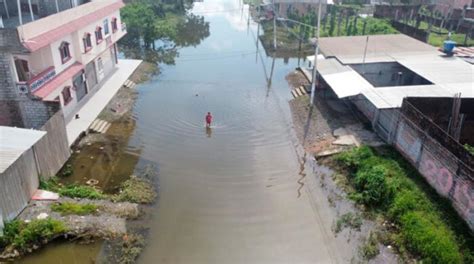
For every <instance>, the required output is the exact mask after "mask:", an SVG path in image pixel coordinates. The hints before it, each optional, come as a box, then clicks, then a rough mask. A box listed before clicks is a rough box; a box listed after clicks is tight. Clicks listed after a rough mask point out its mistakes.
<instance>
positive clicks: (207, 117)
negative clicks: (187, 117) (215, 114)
mask: <svg viewBox="0 0 474 264" xmlns="http://www.w3.org/2000/svg"><path fill="white" fill-rule="evenodd" d="M211 122H212V115H211V112H207V115H206V127H211Z"/></svg>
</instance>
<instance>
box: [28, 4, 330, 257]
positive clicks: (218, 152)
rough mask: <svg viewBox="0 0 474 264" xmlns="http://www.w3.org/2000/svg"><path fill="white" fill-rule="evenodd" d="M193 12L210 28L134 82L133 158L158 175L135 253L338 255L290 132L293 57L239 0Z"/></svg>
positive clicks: (197, 7)
mask: <svg viewBox="0 0 474 264" xmlns="http://www.w3.org/2000/svg"><path fill="white" fill-rule="evenodd" d="M192 12H194V13H195V14H198V15H203V16H204V17H205V20H206V21H208V22H210V32H211V34H210V36H209V37H208V38H206V39H205V40H204V41H203V42H202V43H201V44H200V45H198V46H196V47H189V48H184V49H181V50H180V56H179V57H178V58H177V59H176V64H175V65H173V66H163V67H162V68H161V74H160V75H159V76H156V77H154V78H152V80H150V81H149V82H147V83H144V84H141V85H140V86H139V88H138V89H139V96H138V100H137V102H136V106H135V109H134V115H133V116H134V119H135V121H136V123H135V126H136V128H135V132H134V134H133V135H132V138H131V140H130V142H129V145H130V146H132V147H131V148H132V149H135V148H138V149H139V150H140V151H139V152H137V153H139V155H140V157H139V161H138V165H137V166H140V165H141V164H143V163H149V162H151V163H155V164H157V165H158V166H159V176H158V177H159V179H158V181H159V185H160V190H159V200H158V202H157V205H156V207H155V208H154V209H153V210H152V211H153V212H152V219H151V221H150V233H149V240H148V243H147V247H146V249H145V251H144V252H143V254H142V256H141V257H140V259H139V262H140V263H333V262H335V261H334V256H335V255H336V254H335V252H334V250H332V249H331V248H330V247H329V246H328V243H327V239H328V237H327V233H326V232H325V231H324V228H323V227H322V222H321V217H323V218H324V216H321V212H318V210H317V209H316V208H317V206H315V205H314V201H311V200H310V197H309V195H308V194H307V192H305V191H304V188H305V187H303V188H302V186H305V185H304V183H305V179H304V177H302V174H301V172H302V169H301V167H300V159H301V157H298V156H297V155H296V152H295V145H296V144H297V143H296V139H295V137H293V136H292V130H291V129H292V128H291V126H292V125H291V117H290V114H289V107H288V103H287V102H288V100H289V99H290V90H289V88H288V84H287V82H286V80H285V75H286V74H287V73H288V72H290V71H292V70H294V69H295V67H296V65H297V59H289V60H286V61H285V60H283V59H276V60H273V59H272V58H270V57H266V56H265V52H264V51H263V50H262V47H261V46H256V43H257V41H256V35H257V31H258V29H257V25H256V24H255V23H253V22H252V21H249V20H248V14H247V7H246V6H244V7H243V8H242V6H241V5H240V3H239V0H213V1H207V0H206V1H204V2H196V3H195V6H194V8H193V10H192ZM270 80H271V85H269V84H270ZM207 112H212V114H213V116H214V122H213V124H212V127H211V129H206V128H205V125H204V116H205V114H206V113H207ZM54 250H56V248H54ZM77 250H80V249H79V248H78V249H77ZM43 252H48V250H45V251H43ZM74 252H75V251H74ZM53 254H54V253H53ZM55 254H56V255H58V257H64V256H65V255H67V256H69V257H71V258H73V257H74V254H71V253H70V252H67V251H56V253H55ZM36 260H37V262H36V263H55V261H54V260H55V258H54V255H53V256H52V257H51V256H48V257H45V255H44V254H43V255H39V256H38V257H36ZM75 261H76V262H75V263H79V262H78V261H81V260H80V259H75ZM89 262H90V260H88V259H85V258H84V259H83V262H81V263H89Z"/></svg>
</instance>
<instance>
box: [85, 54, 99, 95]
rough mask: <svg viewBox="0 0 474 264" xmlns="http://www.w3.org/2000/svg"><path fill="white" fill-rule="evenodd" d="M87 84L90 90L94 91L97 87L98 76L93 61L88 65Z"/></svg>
mask: <svg viewBox="0 0 474 264" xmlns="http://www.w3.org/2000/svg"><path fill="white" fill-rule="evenodd" d="M86 82H87V88H88V89H89V90H92V89H93V88H94V87H95V86H96V85H97V74H96V72H95V63H94V62H93V61H92V62H90V63H89V64H87V65H86Z"/></svg>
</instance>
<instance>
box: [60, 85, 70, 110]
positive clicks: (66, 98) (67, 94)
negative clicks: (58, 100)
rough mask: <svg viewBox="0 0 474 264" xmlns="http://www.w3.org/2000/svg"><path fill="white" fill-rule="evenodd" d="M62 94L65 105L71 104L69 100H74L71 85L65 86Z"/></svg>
mask: <svg viewBox="0 0 474 264" xmlns="http://www.w3.org/2000/svg"><path fill="white" fill-rule="evenodd" d="M61 94H62V95H63V99H64V105H67V104H69V102H71V100H72V96H71V86H66V87H64V89H63V90H62V92H61Z"/></svg>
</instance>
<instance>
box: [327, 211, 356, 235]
mask: <svg viewBox="0 0 474 264" xmlns="http://www.w3.org/2000/svg"><path fill="white" fill-rule="evenodd" d="M361 226H362V217H361V216H360V215H359V214H354V213H352V212H349V213H346V214H343V215H341V217H340V218H339V219H338V220H337V221H336V223H335V225H334V226H333V230H334V232H335V233H336V234H337V233H339V232H341V231H342V229H344V228H347V227H350V228H352V229H356V230H360V227H361Z"/></svg>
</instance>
